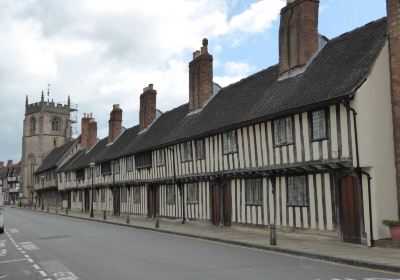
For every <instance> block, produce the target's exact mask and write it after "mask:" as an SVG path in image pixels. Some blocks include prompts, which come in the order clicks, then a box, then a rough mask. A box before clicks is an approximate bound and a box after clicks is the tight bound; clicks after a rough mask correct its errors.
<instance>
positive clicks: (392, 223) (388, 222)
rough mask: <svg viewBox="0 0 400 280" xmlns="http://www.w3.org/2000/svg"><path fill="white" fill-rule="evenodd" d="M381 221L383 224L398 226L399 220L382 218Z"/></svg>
mask: <svg viewBox="0 0 400 280" xmlns="http://www.w3.org/2000/svg"><path fill="white" fill-rule="evenodd" d="M382 223H383V224H384V225H385V226H400V221H395V220H384V221H383V222H382Z"/></svg>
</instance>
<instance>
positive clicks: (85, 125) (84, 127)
mask: <svg viewBox="0 0 400 280" xmlns="http://www.w3.org/2000/svg"><path fill="white" fill-rule="evenodd" d="M90 119H91V117H90V115H89V114H86V113H84V114H83V118H82V119H81V146H82V148H86V149H89V123H90Z"/></svg>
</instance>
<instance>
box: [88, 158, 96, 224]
mask: <svg viewBox="0 0 400 280" xmlns="http://www.w3.org/2000/svg"><path fill="white" fill-rule="evenodd" d="M95 166H96V164H95V163H94V161H93V159H92V161H91V162H90V163H89V167H90V175H91V177H92V203H91V205H90V218H94V214H93V171H94V167H95Z"/></svg>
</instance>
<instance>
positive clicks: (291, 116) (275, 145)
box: [271, 115, 296, 147]
mask: <svg viewBox="0 0 400 280" xmlns="http://www.w3.org/2000/svg"><path fill="white" fill-rule="evenodd" d="M287 119H290V121H291V124H292V129H291V131H292V141H291V142H289V141H288V140H287V131H288V129H287V121H286V120H287ZM280 120H285V138H286V141H285V142H284V143H276V137H275V130H276V129H277V128H276V124H275V122H276V121H280ZM271 126H272V143H273V146H274V147H282V146H289V145H294V144H295V143H296V137H295V136H296V135H295V133H296V131H295V126H296V124H295V118H294V115H290V116H285V117H281V118H277V119H273V120H272V121H271Z"/></svg>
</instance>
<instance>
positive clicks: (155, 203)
mask: <svg viewBox="0 0 400 280" xmlns="http://www.w3.org/2000/svg"><path fill="white" fill-rule="evenodd" d="M158 214H160V188H159V186H157V185H152V186H149V187H148V190H147V216H148V217H149V218H155V217H156V215H158Z"/></svg>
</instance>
